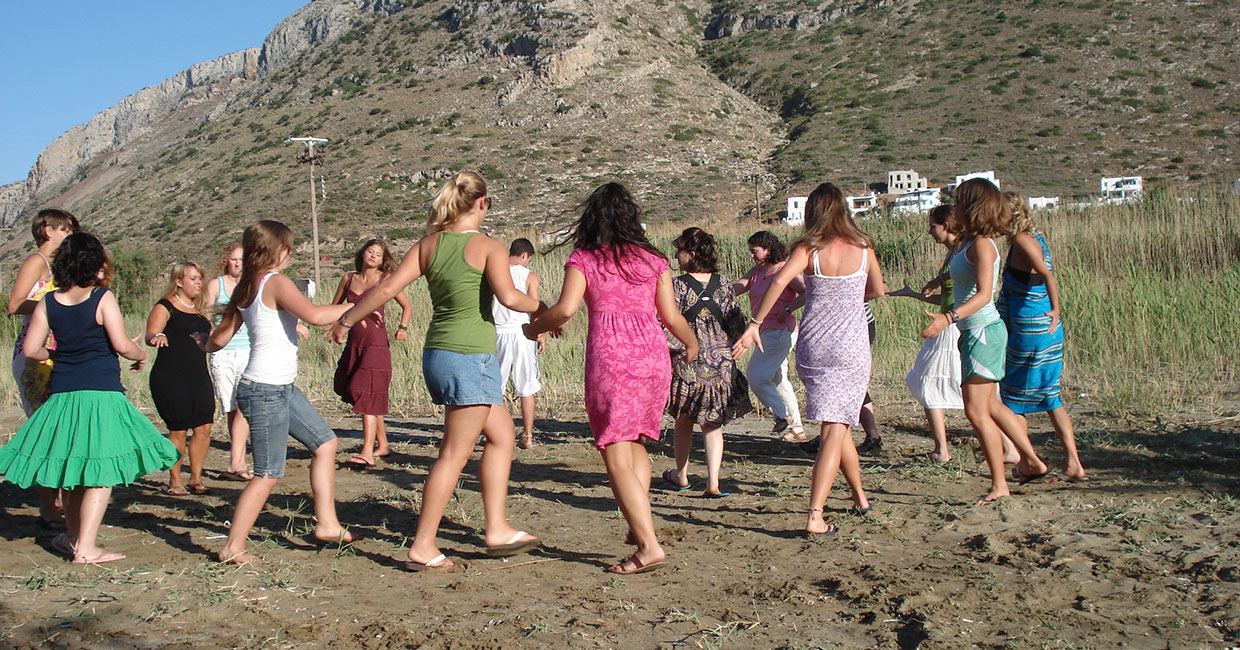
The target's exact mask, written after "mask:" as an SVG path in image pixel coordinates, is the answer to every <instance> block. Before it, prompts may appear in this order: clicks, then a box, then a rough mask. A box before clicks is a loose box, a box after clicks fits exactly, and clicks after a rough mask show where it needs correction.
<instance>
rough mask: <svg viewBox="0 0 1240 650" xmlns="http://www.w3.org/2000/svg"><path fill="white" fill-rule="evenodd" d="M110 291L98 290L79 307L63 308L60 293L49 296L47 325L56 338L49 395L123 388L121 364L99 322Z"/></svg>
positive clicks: (122, 390)
mask: <svg viewBox="0 0 1240 650" xmlns="http://www.w3.org/2000/svg"><path fill="white" fill-rule="evenodd" d="M107 292H108V290H107V289H104V288H99V287H97V288H95V290H94V291H92V292H91V294H90V297H88V298H87V299H86V300H83V301H82V302H80V303H78V304H76V305H62V304H60V302H58V301H57V300H56V297H57V296H58V295H59V294H58V293H52V294H48V295H47V298H46V300H44V302H45V303H46V304H47V324H48V326H49V327H51V329H52V334H53V335H55V337H56V349H55V350H54V351H52V378H51V380H50V382H49V383H48V393H49V394H51V393H67V392H69V391H73V390H114V391H120V392H122V393H123V392H125V389H124V388H123V387H122V386H121V364H120V361H118V360H117V358H116V350H114V349H113V348H112V342H111V341H109V340H108V333H107V331H106V330H104V329H103V325H100V324H99V323H96V322H95V312H96V311H98V309H99V301H100V300H101V299H102V298H103V294H105V293H107Z"/></svg>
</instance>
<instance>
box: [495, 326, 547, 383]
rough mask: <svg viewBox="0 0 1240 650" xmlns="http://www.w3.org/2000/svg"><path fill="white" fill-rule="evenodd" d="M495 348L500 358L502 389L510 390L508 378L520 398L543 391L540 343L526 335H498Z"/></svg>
mask: <svg viewBox="0 0 1240 650" xmlns="http://www.w3.org/2000/svg"><path fill="white" fill-rule="evenodd" d="M495 348H496V350H497V352H498V354H497V355H496V356H498V357H499V378H500V379H499V381H500V387H501V388H502V389H507V388H508V377H509V376H511V377H512V387H513V390H515V391H516V393H517V396H518V397H529V396H530V395H533V394H534V393H537V392H538V391H540V390H542V380H541V379H540V378H539V372H538V343H536V342H535V341H531V340H529V339H527V338H525V335H524V334H498V335H496V337H495Z"/></svg>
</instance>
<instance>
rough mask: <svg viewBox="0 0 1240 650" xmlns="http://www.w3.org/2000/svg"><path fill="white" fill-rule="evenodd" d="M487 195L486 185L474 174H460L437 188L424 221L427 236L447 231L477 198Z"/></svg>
mask: <svg viewBox="0 0 1240 650" xmlns="http://www.w3.org/2000/svg"><path fill="white" fill-rule="evenodd" d="M486 195H487V183H486V181H484V180H482V177H481V176H479V175H478V174H476V173H474V172H460V173H458V174H457V175H455V176H453V177H452V178H450V179H448V182H446V183H444V184H443V187H441V188H439V192H437V193H436V194H435V202H434V203H433V204H431V209H430V215H429V216H428V217H427V219H426V232H427V234H434V233H437V232H440V231H442V230H447V229H448V227H449V226H451V225H452V224H453V223H455V222H456V220H457V219H458V218H460V216H461V215H463V214H465V213H467V212H469V210H470V207H471V206H473V204H474V202H475V201H477V200H478V199H479V198H481V197H484V196H486Z"/></svg>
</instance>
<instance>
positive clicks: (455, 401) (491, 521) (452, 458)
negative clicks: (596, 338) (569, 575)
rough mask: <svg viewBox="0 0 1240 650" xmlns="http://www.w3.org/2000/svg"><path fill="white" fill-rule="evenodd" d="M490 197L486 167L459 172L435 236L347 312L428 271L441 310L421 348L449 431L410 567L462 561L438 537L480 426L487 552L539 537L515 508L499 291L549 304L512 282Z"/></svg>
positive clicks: (521, 546) (347, 318)
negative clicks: (514, 519) (487, 222)
mask: <svg viewBox="0 0 1240 650" xmlns="http://www.w3.org/2000/svg"><path fill="white" fill-rule="evenodd" d="M490 207H491V197H490V196H489V195H488V194H487V186H486V181H484V180H483V179H482V177H481V176H479V175H478V174H475V173H474V172H468V171H463V172H460V173H458V174H456V175H455V176H453V177H452V178H451V179H449V180H448V181H447V182H446V183H444V185H443V186H442V187H441V188H440V189H439V192H438V193H437V194H436V195H435V201H434V204H433V205H432V206H431V210H430V216H429V218H428V219H427V224H426V230H427V233H428V234H427V235H426V237H424V238H422V239H420V240H419V241H418V242H417V243H416V244H414V245H413V247H412V248H410V249H409V252H408V253H406V254H405V257H404V259H402V260H401V262H400V265H399V266H397V267H396V270H395V271H394V272H393V273H392V274H391V275H389V276H387V277H386V278H384V279H383V280H381V281H380V282H379V284H377V285H376V286H375V287H374V288H373V289H371V290H370V292H369V293H368V294H366V296H365V297H364V298H362V299H361V300H360V301H359V302H358V303H357V304H356V305H354V306H353V308H352V309H350V310H349V311H348V312H346V313H345V314H344V315H343V316H341V317H340V320H339V321H338V325H339V326H341V327H352V325H353V323H355V322H357V321H358V320H360V319H361V318H362V317H363V316H364V315H367V314H370V313H372V312H374V311H375V310H376V309H378V308H379V307H380V306H381V305H383V304H384V303H386V302H387V301H389V300H391V299H392V298H393V297H394V296H395V295H396V294H397V293H398V292H400V291H403V290H404V288H405V287H406V286H408V285H409V283H410V282H413V281H414V280H416V279H418V278H419V277H422V276H426V282H427V285H428V287H427V288H428V289H429V290H430V295H431V303H432V304H433V306H434V313H433V315H432V316H431V322H430V325H429V326H428V327H427V330H426V342H425V344H424V345H423V348H422V375H423V376H424V377H425V379H426V388H427V390H428V391H429V392H430V394H431V401H432V402H434V403H435V404H441V405H443V406H444V435H443V440H442V441H441V442H440V444H439V458H438V459H437V460H436V461H435V464H434V465H432V466H431V470H430V473H428V474H427V476H426V485H425V487H424V488H423V491H422V512H421V513H419V515H418V526H417V532H415V533H414V538H413V543H412V544H411V545H410V546H409V553H408V559H409V561H408V562H407V563H406V564H405V568H407V569H409V570H410V571H424V570H428V569H432V570H433V569H450V568H452V567H454V566H455V564H454V563H453V562H452V560H449V559H448V558H447V557H446V556H445V555H444V554H443V553H441V552H440V551H439V546H438V544H437V542H436V539H435V538H436V536H437V535H438V532H439V523H440V521H442V520H443V515H444V511H445V510H446V509H447V507H448V501H449V499H451V498H452V491H453V489H455V488H456V483H457V479H458V478H460V476H461V470H463V469H464V468H465V464H466V463H467V462H469V456H470V454H472V453H473V450H474V446H475V445H476V444H477V442H478V434H480V433H481V434H484V435H485V436H486V446H485V447H484V448H483V451H482V461H481V462H480V463H479V468H478V481H479V483H480V484H481V487H482V504H483V508H484V510H485V511H486V532H485V535H484V541H485V543H486V552H487V555H490V556H506V555H514V554H517V553H524V552H526V551H529V550H532V549H534V548H535V547H537V546H538V545H539V544H540V542H539V540H538V538H537V537H534V536H533V535H530V534H529V533H527V532H525V531H521V530H517V529H515V528H513V527H512V525H511V524H509V523H508V516H507V513H506V507H507V505H506V502H507V499H508V475H509V472H511V470H512V455H513V447H514V445H515V443H516V429H515V427H514V426H513V423H512V417H510V416H509V415H508V410H507V409H506V408H504V395H503V386H501V385H500V373H499V360H498V359H497V358H496V354H495V353H496V347H495V325H494V323H493V321H492V316H491V298H492V296H494V297H495V298H498V299H499V301H500V303H501V304H503V305H504V306H505V307H507V308H509V309H513V310H516V311H522V312H535V311H537V310H538V309H539V308H540V307H541V305H540V303H539V302H538V301H537V300H535V299H533V298H531V297H529V296H527V295H525V294H524V293H522V292H521V291H520V290H518V289H517V288H516V287H515V286H513V283H512V276H511V275H509V273H508V251H507V250H505V249H504V245H503V244H501V243H500V242H498V241H496V240H494V239H491V238H490V237H487V236H486V235H483V234H482V233H480V232H478V229H479V228H480V227H481V226H482V222H483V220H484V219H486V216H487V213H488V212H489V211H490Z"/></svg>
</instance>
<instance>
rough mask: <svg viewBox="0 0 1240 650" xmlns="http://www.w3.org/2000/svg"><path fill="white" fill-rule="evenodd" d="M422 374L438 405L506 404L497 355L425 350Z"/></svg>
mask: <svg viewBox="0 0 1240 650" xmlns="http://www.w3.org/2000/svg"><path fill="white" fill-rule="evenodd" d="M422 376H423V377H425V378H426V390H427V391H429V392H430V394H431V401H432V402H434V403H435V404H446V405H448V406H472V405H475V404H503V403H504V392H503V390H504V388H503V385H502V384H500V375H499V359H497V358H496V357H495V355H494V354H461V353H460V352H449V351H447V350H429V349H423V350H422Z"/></svg>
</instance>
